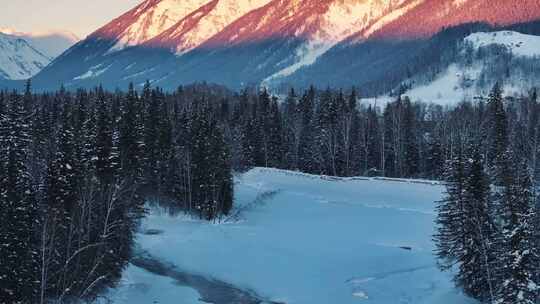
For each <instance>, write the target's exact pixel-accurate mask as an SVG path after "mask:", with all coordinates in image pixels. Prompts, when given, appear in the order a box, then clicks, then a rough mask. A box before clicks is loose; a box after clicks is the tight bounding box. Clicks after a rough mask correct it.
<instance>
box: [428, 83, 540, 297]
mask: <svg viewBox="0 0 540 304" xmlns="http://www.w3.org/2000/svg"><path fill="white" fill-rule="evenodd" d="M513 107H517V108H513ZM472 110H473V111H474V112H477V113H478V114H480V113H484V114H482V115H480V116H478V121H479V122H480V126H481V129H480V130H482V131H480V132H478V131H472V132H470V134H462V135H459V137H458V139H457V140H458V143H459V144H458V145H457V146H456V149H455V151H454V152H453V153H452V157H451V159H450V160H449V161H448V162H447V165H446V170H445V180H446V185H447V186H446V187H447V192H446V196H445V199H444V200H443V201H442V202H441V203H440V204H439V207H438V217H437V224H438V225H437V226H438V230H437V233H436V235H435V241H436V245H437V250H436V253H437V257H438V260H439V265H440V267H441V269H443V270H454V273H455V275H454V281H455V283H456V285H457V286H458V287H461V288H462V289H463V290H464V292H465V293H466V294H467V295H469V296H471V297H472V298H474V299H477V300H479V301H480V302H482V303H515V304H533V303H537V301H538V299H539V291H540V289H539V286H538V284H539V282H540V256H539V253H540V251H539V249H540V238H539V236H540V234H539V232H540V227H539V225H540V221H539V220H540V218H539V217H538V214H539V213H538V208H539V206H538V203H537V199H536V198H537V193H536V192H537V191H536V189H537V180H536V179H535V177H536V176H537V175H536V174H535V171H534V170H535V169H537V168H536V159H537V153H538V149H537V146H536V144H537V140H538V138H537V137H538V104H537V103H536V93H534V92H533V93H532V95H531V97H530V98H528V99H526V100H523V101H521V102H519V103H510V104H506V105H505V103H504V101H503V98H502V92H501V90H500V88H499V86H496V87H495V88H494V89H493V91H492V92H491V94H490V96H489V98H488V100H487V103H486V107H485V109H484V108H483V105H482V104H480V105H478V106H475V107H473V108H472ZM475 133H476V134H475Z"/></svg>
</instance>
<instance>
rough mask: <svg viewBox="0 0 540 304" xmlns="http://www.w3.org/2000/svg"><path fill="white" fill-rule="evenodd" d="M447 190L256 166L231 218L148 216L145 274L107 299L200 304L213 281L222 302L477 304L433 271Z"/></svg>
mask: <svg viewBox="0 0 540 304" xmlns="http://www.w3.org/2000/svg"><path fill="white" fill-rule="evenodd" d="M442 191H443V188H442V186H440V185H438V184H437V183H433V182H423V181H407V180H385V179H366V178H348V179H336V178H326V177H320V176H313V175H306V174H300V173H295V172H290V171H281V170H274V169H254V170H252V171H250V172H248V173H246V174H243V175H240V176H238V177H237V178H236V210H235V211H233V216H231V217H230V218H229V219H228V220H226V221H225V223H222V224H211V223H206V222H201V221H198V220H193V219H190V218H186V217H184V216H179V217H173V216H168V215H167V214H165V213H162V212H159V210H157V209H152V211H151V213H150V215H149V216H148V218H146V219H145V220H144V223H143V226H142V231H143V232H142V233H141V234H139V236H138V239H137V242H138V244H139V249H138V250H137V251H138V253H139V255H141V254H142V255H144V256H145V257H146V259H143V258H141V257H140V256H139V258H136V259H135V260H137V261H136V262H134V264H137V265H139V266H140V267H137V266H135V265H130V267H129V269H128V270H127V271H126V272H125V275H124V279H123V281H122V283H121V284H120V286H119V288H118V289H117V290H112V291H110V293H109V294H108V295H107V296H108V297H110V298H111V299H112V300H113V301H114V303H119V304H121V303H133V304H138V303H140V304H143V303H144V304H147V303H172V302H173V301H174V302H178V303H185V304H192V303H202V300H199V299H201V298H202V299H206V300H208V301H209V299H210V297H211V296H212V294H211V292H209V290H208V288H207V287H208V284H218V285H219V286H220V287H221V289H219V288H217V289H218V291H215V290H216V288H214V292H218V293H220V299H221V300H220V301H222V302H219V301H215V302H214V301H212V303H217V304H232V303H235V304H238V303H255V302H253V301H252V302H249V301H247V300H246V301H240V302H234V301H232V300H227V299H230V298H229V297H228V295H229V294H228V290H229V291H230V290H233V291H234V292H233V293H235V294H236V296H238V295H239V294H244V295H245V296H246V297H248V298H255V299H259V300H257V301H262V302H263V303H275V304H277V303H288V304H294V303H310V304H328V303H339V304H349V303H350V304H353V303H354V304H356V303H376V304H383V303H384V304H396V303H411V304H434V303H437V304H445V303H452V304H465V303H473V302H472V301H471V300H468V299H466V298H465V297H464V296H462V295H461V294H460V293H459V292H458V291H457V290H456V289H455V288H454V287H453V284H452V282H451V276H450V275H449V274H445V273H441V272H440V271H439V270H438V269H437V267H436V265H435V259H434V257H433V253H432V249H433V245H432V242H431V237H432V234H433V231H434V224H433V221H434V217H435V212H434V208H435V203H434V202H435V201H436V200H439V199H440V198H441V193H442ZM238 210H242V212H241V213H237V211H238ZM150 257H151V258H150ZM143 268H144V269H143ZM223 282H226V283H227V284H229V285H226V284H225V285H224V283H223ZM210 289H212V288H210ZM229 296H231V297H232V296H233V295H229Z"/></svg>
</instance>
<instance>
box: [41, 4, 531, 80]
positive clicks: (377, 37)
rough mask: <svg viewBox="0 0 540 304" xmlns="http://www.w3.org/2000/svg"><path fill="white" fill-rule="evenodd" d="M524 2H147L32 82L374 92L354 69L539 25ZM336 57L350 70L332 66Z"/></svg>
mask: <svg viewBox="0 0 540 304" xmlns="http://www.w3.org/2000/svg"><path fill="white" fill-rule="evenodd" d="M524 1H525V3H524V4H525V7H519V8H515V9H513V10H512V11H511V12H510V13H508V15H507V13H506V11H507V10H508V9H509V8H511V7H512V1H509V0H503V1H499V2H498V4H499V5H495V6H494V7H493V9H492V10H489V11H488V13H484V12H483V11H484V10H485V8H486V6H487V5H488V4H489V3H488V2H487V1H486V0H459V1H456V0H444V1H435V0H323V1H298V0H243V1H240V2H237V3H235V2H234V1H230V0H191V1H188V2H179V0H147V1H145V2H143V3H141V4H140V5H138V6H137V7H135V8H134V9H132V10H130V11H128V12H127V13H125V14H123V15H122V16H120V17H118V18H116V19H114V20H113V21H111V22H110V23H109V24H107V25H105V26H103V27H101V28H100V29H98V30H97V31H95V32H94V33H93V34H91V35H90V36H89V37H88V38H87V39H85V40H83V41H81V42H80V43H79V44H77V45H76V46H74V47H73V48H72V49H70V50H69V51H67V52H66V53H64V54H63V55H62V56H60V57H59V58H57V59H56V60H55V61H54V62H53V63H52V64H51V65H50V66H49V67H47V68H46V69H44V70H43V71H42V72H41V73H39V74H38V75H37V76H36V77H35V82H36V83H37V84H38V86H41V87H51V86H52V87H54V86H59V85H60V84H64V85H66V86H67V87H72V88H75V87H78V86H87V87H88V86H94V85H97V84H100V83H103V84H105V83H109V82H111V84H109V85H110V86H112V87H113V88H114V87H122V86H125V85H126V84H127V83H128V82H134V83H135V84H136V85H137V86H140V85H143V83H144V82H145V81H146V80H150V81H151V82H152V83H153V84H154V85H158V86H162V87H164V88H165V89H175V88H176V87H177V86H178V85H180V84H186V83H192V82H197V81H209V82H215V83H218V84H223V85H227V86H229V87H231V88H234V89H238V88H242V87H246V86H249V85H260V84H263V85H265V86H271V87H280V86H283V85H285V86H286V85H288V84H290V85H295V84H302V85H307V83H313V84H316V85H325V83H326V82H325V81H322V82H321V81H320V80H318V79H319V78H320V77H319V76H318V75H314V74H313V73H315V71H317V73H321V71H325V72H324V73H323V74H325V75H326V74H327V75H328V76H329V81H328V82H327V83H328V84H330V83H331V84H332V85H335V84H336V83H337V84H340V79H348V80H347V81H344V82H343V85H347V86H348V85H351V84H354V85H358V86H364V85H368V86H371V85H370V84H369V83H370V82H373V81H375V82H376V81H379V80H378V79H379V78H380V77H373V79H371V80H370V79H365V77H359V76H358V75H359V74H358V69H351V67H354V66H358V67H360V66H361V65H366V64H367V65H366V67H367V69H366V71H375V74H377V73H378V74H381V75H382V76H384V75H386V74H388V75H391V74H392V71H391V67H389V66H392V65H402V64H404V62H406V61H407V60H410V58H412V57H414V55H415V54H418V52H419V51H418V50H416V49H418V48H420V49H421V46H422V45H424V44H425V41H427V40H429V39H431V37H434V36H435V35H437V33H439V32H440V31H441V30H444V29H445V28H446V27H447V26H448V27H453V26H459V25H461V24H464V23H467V22H469V21H470V22H478V21H480V22H483V21H484V22H487V23H489V24H496V23H497V21H498V20H500V21H501V24H507V23H508V24H513V23H527V22H529V21H534V20H540V4H538V3H536V2H535V1H533V0H524ZM178 5H180V6H181V9H180V10H176V9H175V8H176V7H177V6H178ZM436 8H437V9H439V10H440V11H437V10H435V9H436ZM173 10H174V12H172V11H173ZM433 11H437V12H438V13H437V14H432V15H433V16H432V17H429V18H427V17H426V18H424V15H426V14H427V13H426V12H433ZM171 12H172V13H171ZM454 13H455V14H454ZM470 16H474V18H473V17H470ZM514 21H515V22H514ZM137 29H140V30H141V31H136V30H137ZM373 52H375V54H374V53H373ZM406 52H409V53H411V54H410V55H407V56H403V55H399V54H403V53H406ZM396 55H398V56H396ZM340 56H341V57H343V58H342V59H341V61H342V62H343V63H346V66H338V65H336V66H331V65H330V64H328V63H329V62H331V61H329V60H328V59H329V58H333V57H340ZM81 59H82V60H81ZM340 69H342V70H340ZM95 71H99V72H100V73H94V72H95ZM82 76H88V77H82ZM385 77H388V76H385ZM392 77H393V76H392ZM395 77H396V78H399V77H398V76H395ZM332 79H333V80H332ZM355 79H358V81H355ZM398 82H399V79H396V80H395V81H390V82H388V85H391V84H392V83H398Z"/></svg>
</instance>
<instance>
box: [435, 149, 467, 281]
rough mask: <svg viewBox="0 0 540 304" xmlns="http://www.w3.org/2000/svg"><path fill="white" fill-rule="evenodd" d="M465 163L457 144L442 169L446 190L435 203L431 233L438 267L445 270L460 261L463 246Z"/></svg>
mask: <svg viewBox="0 0 540 304" xmlns="http://www.w3.org/2000/svg"><path fill="white" fill-rule="evenodd" d="M467 169H468V164H467V162H466V158H465V155H464V152H463V151H462V149H460V148H458V149H457V151H456V152H455V155H454V156H453V158H452V159H451V160H450V161H448V163H447V164H446V169H445V185H446V193H445V197H444V199H443V200H442V201H441V202H439V205H438V206H437V219H436V224H437V231H436V233H435V235H434V241H435V246H436V250H435V253H436V256H437V260H438V265H439V267H440V269H441V270H444V271H447V270H450V269H452V267H453V266H454V265H455V264H456V263H458V262H459V258H460V254H461V253H462V252H463V250H464V246H465V244H464V243H463V236H464V234H465V231H464V229H465V224H464V221H465V203H466V201H465V199H466V198H465V186H466V182H467V180H466V179H467V171H468V170H467Z"/></svg>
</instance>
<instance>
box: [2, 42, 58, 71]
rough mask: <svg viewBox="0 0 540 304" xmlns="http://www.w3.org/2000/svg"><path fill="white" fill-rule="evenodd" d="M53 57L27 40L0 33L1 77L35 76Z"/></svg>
mask: <svg viewBox="0 0 540 304" xmlns="http://www.w3.org/2000/svg"><path fill="white" fill-rule="evenodd" d="M50 61H51V59H50V58H49V57H47V56H45V55H43V54H42V53H40V52H39V51H38V50H36V49H35V48H34V47H33V46H31V45H30V44H29V43H28V42H27V41H26V40H24V39H22V38H19V37H16V36H12V35H6V34H3V33H0V78H5V79H11V80H19V79H26V78H30V77H32V76H34V75H35V74H37V73H38V72H39V71H41V70H42V69H43V68H44V67H45V66H46V65H48V64H49V63H50Z"/></svg>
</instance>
